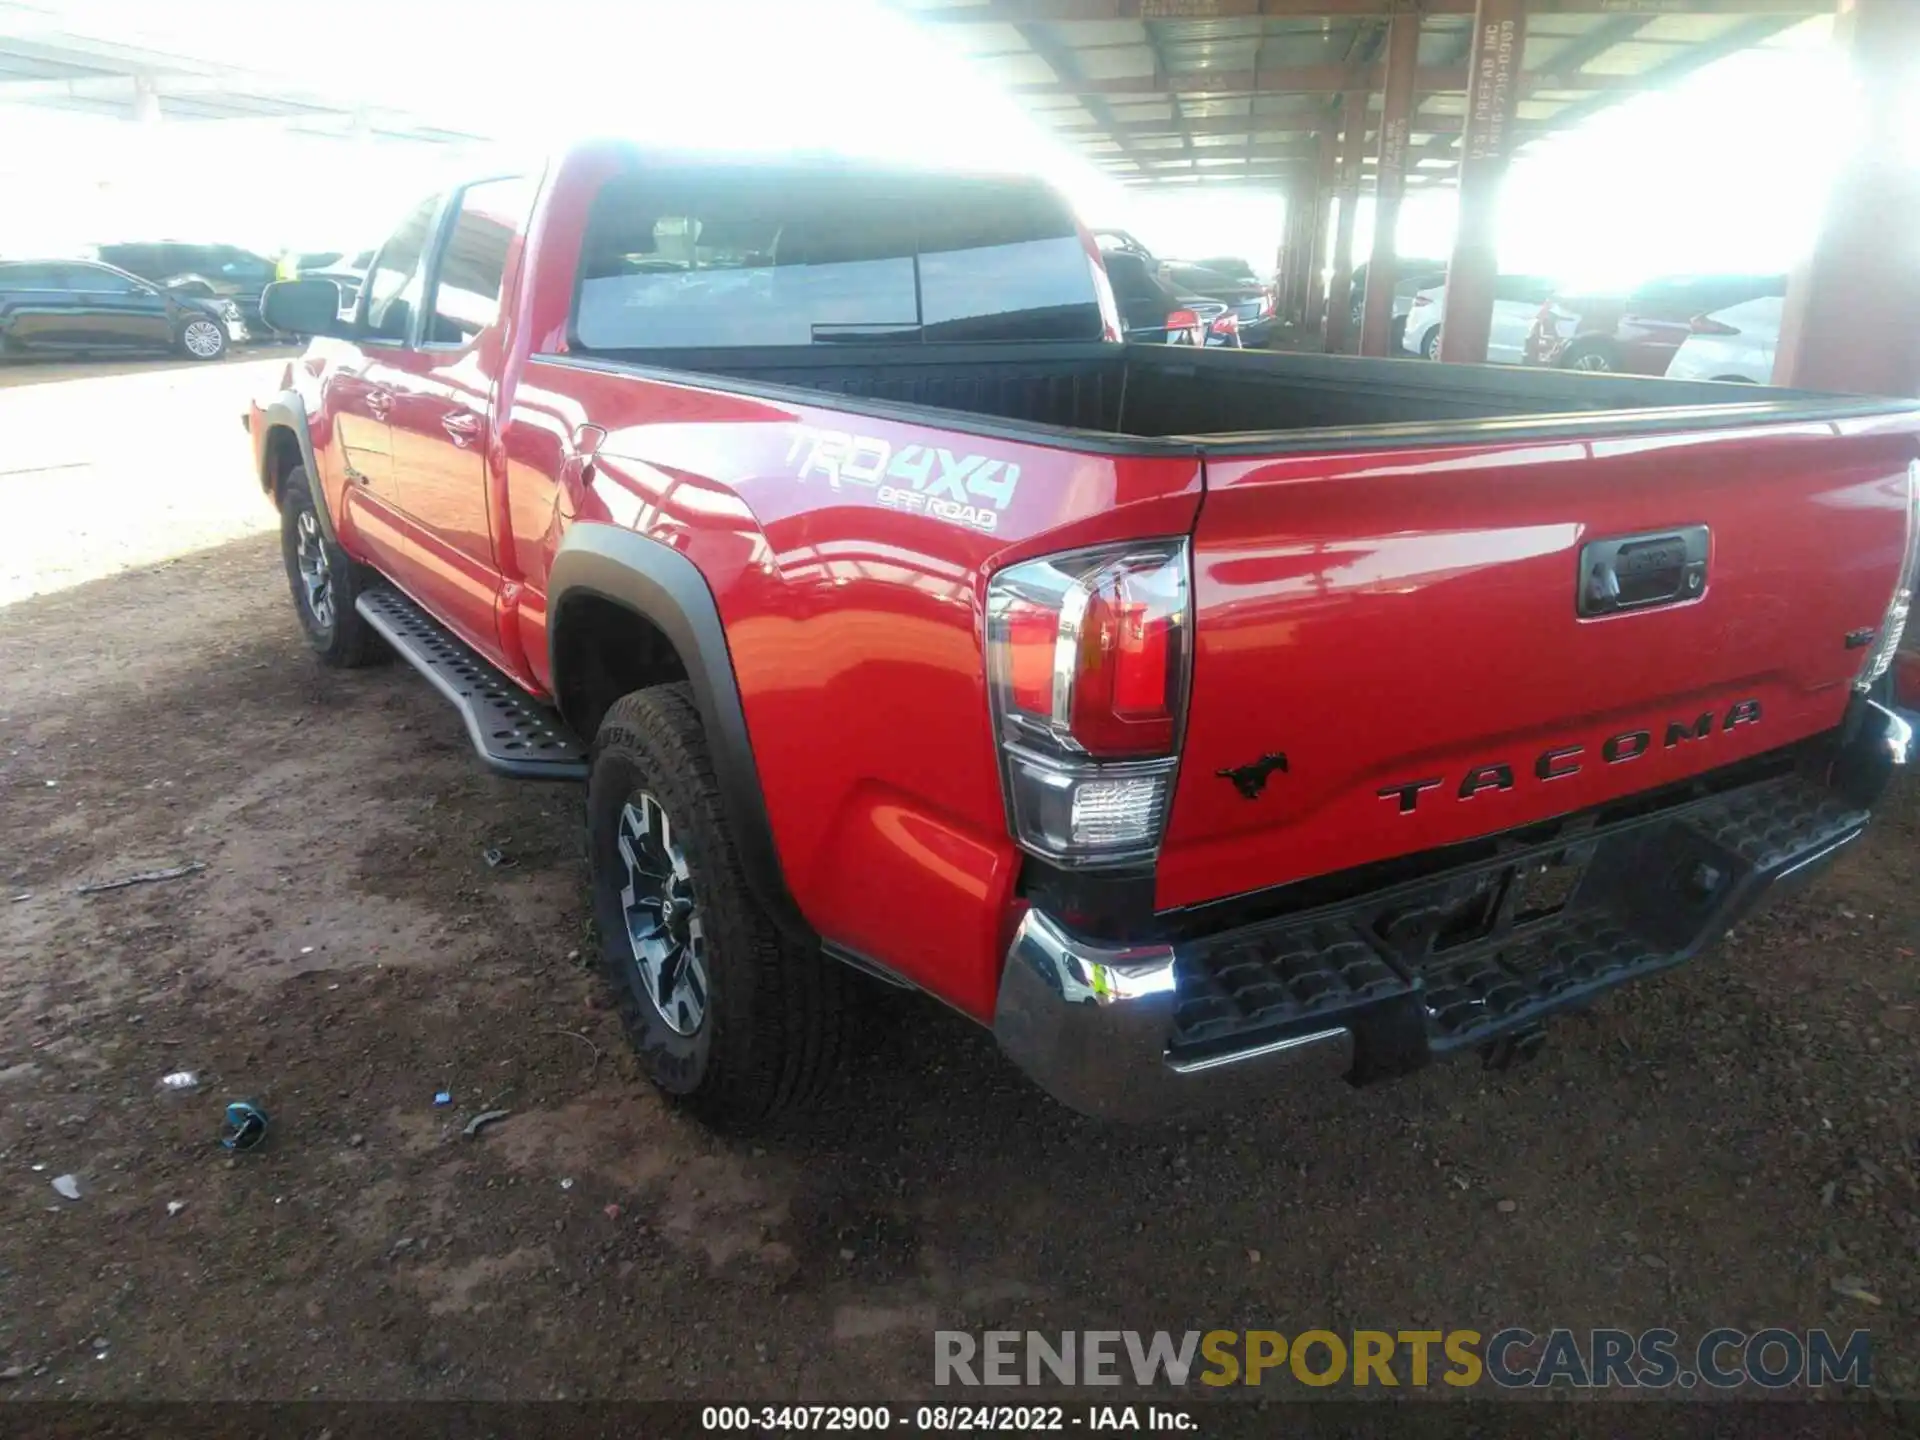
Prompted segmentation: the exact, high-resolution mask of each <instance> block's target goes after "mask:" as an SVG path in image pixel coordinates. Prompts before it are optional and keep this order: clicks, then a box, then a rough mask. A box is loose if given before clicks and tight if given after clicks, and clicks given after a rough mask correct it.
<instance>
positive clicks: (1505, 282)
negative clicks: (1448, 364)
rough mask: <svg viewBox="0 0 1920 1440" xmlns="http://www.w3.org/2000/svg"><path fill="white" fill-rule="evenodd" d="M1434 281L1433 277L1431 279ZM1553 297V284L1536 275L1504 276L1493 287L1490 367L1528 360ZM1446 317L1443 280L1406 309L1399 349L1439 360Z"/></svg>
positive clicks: (1417, 295) (1423, 290)
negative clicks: (1540, 317)
mask: <svg viewBox="0 0 1920 1440" xmlns="http://www.w3.org/2000/svg"><path fill="white" fill-rule="evenodd" d="M1428 278H1431V277H1428ZM1552 294H1553V282H1552V281H1551V280H1543V279H1541V278H1540V277H1539V276H1537V275H1502V276H1500V277H1498V278H1497V279H1496V280H1495V281H1494V284H1493V295H1494V300H1493V328H1492V330H1491V331H1490V332H1489V334H1488V338H1487V363H1488V364H1489V365H1518V364H1521V363H1522V362H1523V361H1524V360H1525V359H1526V346H1527V336H1528V334H1529V333H1530V332H1531V331H1532V329H1533V325H1534V320H1535V317H1536V316H1537V314H1538V313H1539V310H1540V306H1541V305H1542V304H1543V303H1544V302H1545V301H1546V300H1547V298H1548V297H1549V296H1551V295H1552ZM1446 318H1447V285H1446V281H1445V279H1444V278H1442V280H1441V282H1440V283H1439V284H1438V285H1434V286H1432V287H1431V288H1420V289H1417V290H1416V291H1415V292H1414V296H1413V300H1412V303H1411V304H1409V305H1408V307H1407V319H1406V324H1405V325H1404V327H1403V328H1402V332H1401V341H1400V348H1401V349H1402V350H1404V351H1407V352H1409V353H1411V354H1414V355H1420V356H1423V357H1425V358H1426V359H1428V360H1437V359H1439V357H1440V327H1441V325H1442V324H1443V323H1444V322H1445V321H1446Z"/></svg>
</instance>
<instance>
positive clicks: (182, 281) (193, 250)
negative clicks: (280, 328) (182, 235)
mask: <svg viewBox="0 0 1920 1440" xmlns="http://www.w3.org/2000/svg"><path fill="white" fill-rule="evenodd" d="M93 253H94V257H95V258H96V259H98V260H100V261H101V262H102V263H104V264H107V265H113V266H117V267H118V268H119V269H122V270H125V271H126V272H127V273H128V274H130V275H138V276H139V277H140V278H141V279H143V280H151V281H153V282H154V284H156V285H164V286H166V287H167V289H169V290H172V291H173V292H174V293H176V294H180V295H198V296H200V297H201V298H202V299H207V300H231V301H233V303H234V304H235V306H237V307H238V308H239V311H240V318H241V319H242V320H244V321H245V322H246V323H247V325H248V326H249V327H250V328H251V330H252V333H253V334H254V335H255V336H258V337H260V338H262V339H264V338H267V327H266V325H265V323H264V322H262V320H261V319H260V292H261V291H263V290H265V289H266V288H267V286H269V285H270V284H272V283H273V281H274V279H275V275H276V271H277V268H278V267H277V266H276V265H275V264H274V262H273V261H271V260H269V259H267V258H266V257H265V256H264V255H256V254H254V253H253V251H251V250H242V249H241V248H240V247H239V246H238V245H198V244H190V243H188V242H185V241H180V240H156V241H140V242H136V243H131V244H119V245H99V246H96V247H94V252H93Z"/></svg>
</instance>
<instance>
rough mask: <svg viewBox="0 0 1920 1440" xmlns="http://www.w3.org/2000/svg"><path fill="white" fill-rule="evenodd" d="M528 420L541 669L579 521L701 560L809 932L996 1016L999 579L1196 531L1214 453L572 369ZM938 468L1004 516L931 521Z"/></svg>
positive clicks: (552, 367) (1000, 879)
mask: <svg viewBox="0 0 1920 1440" xmlns="http://www.w3.org/2000/svg"><path fill="white" fill-rule="evenodd" d="M515 405H516V408H515V414H514V424H513V426H512V428H511V432H510V440H509V445H508V467H509V470H508V488H509V492H510V496H511V503H512V506H513V510H512V524H513V529H514V532H515V534H516V536H518V537H521V544H522V545H523V547H524V546H529V545H531V546H533V547H535V548H537V549H539V550H542V551H544V557H543V556H542V555H540V554H526V553H524V551H523V557H522V558H523V564H524V568H525V570H526V571H527V576H528V578H527V588H528V593H527V594H526V595H525V596H524V597H523V598H522V600H521V602H520V606H521V613H522V615H523V617H524V618H523V624H524V625H525V626H526V627H527V630H528V633H527V635H526V637H525V638H526V640H527V644H528V649H529V652H531V651H532V650H534V649H535V648H536V640H537V638H538V637H537V636H536V635H535V633H533V632H534V627H536V626H542V627H543V626H544V624H545V615H546V602H545V597H544V595H542V594H540V593H538V592H539V588H540V586H539V581H538V579H537V577H541V576H544V575H545V574H546V573H547V570H548V568H549V567H550V565H551V560H552V555H553V553H554V551H555V550H556V549H557V547H558V544H559V542H560V538H561V536H562V534H563V533H564V530H565V529H566V527H567V526H569V525H572V524H582V523H585V524H606V525H617V526H622V527H626V528H629V529H632V530H635V531H637V532H639V533H641V534H644V535H647V536H649V537H650V538H652V539H655V540H658V541H660V542H662V543H664V544H667V545H671V546H673V547H674V548H675V549H677V550H679V551H681V552H682V553H683V554H685V555H686V556H688V557H689V558H690V559H692V560H693V561H694V562H695V563H696V564H697V565H698V566H699V567H700V570H701V572H702V574H703V575H704V576H705V577H706V581H707V584H708V586H709V588H710V589H711V590H712V592H713V595H714V598H715V601H716V603H717V605H718V608H719V611H720V615H721V619H722V621H723V622H724V625H725V629H726V635H727V644H728V647H729V649H730V651H731V656H732V662H733V667H734V673H735V678H736V680H737V682H738V685H739V689H740V695H741V701H742V705H743V708H744V710H745V712H746V720H747V728H748V732H749V734H750V736H751V740H752V745H753V753H754V759H755V763H756V765H757V766H758V769H759V778H760V783H761V788H762V790H763V792H764V794H765V797H766V804H767V811H768V814H769V816H770V818H771V821H772V825H773V830H774V838H775V841H776V844H777V846H778V850H779V854H780V860H781V865H782V869H783V871H784V874H785V879H786V883H787V886H788V889H789V890H790V891H791V892H792V894H793V897H794V899H795V901H796V903H797V904H798V905H799V907H800V910H801V912H802V914H803V915H804V916H805V917H806V919H807V920H808V922H809V923H810V924H811V925H812V927H813V928H814V929H815V930H816V931H817V932H819V933H820V934H821V935H822V936H823V937H825V938H826V939H829V940H831V941H834V942H836V943H837V944H840V945H842V946H845V947H847V948H849V949H852V950H854V951H856V952H858V953H861V954H863V955H866V956H868V957H870V958H872V959H875V960H878V961H880V962H882V963H883V964H885V965H887V966H888V967H890V968H892V969H894V970H896V971H898V972H900V973H901V974H903V975H905V976H907V977H908V978H910V979H912V980H914V981H915V982H917V983H919V984H921V985H922V986H924V987H925V988H926V989H928V990H930V991H931V992H933V993H934V994H936V995H939V996H941V997H942V998H944V999H946V1000H948V1001H949V1002H950V1003H952V1004H954V1005H956V1006H958V1007H959V1008H960V1009H962V1010H964V1011H966V1012H968V1013H970V1014H973V1015H975V1016H979V1017H982V1018H984V1017H986V1016H987V1015H989V1014H990V1012H991V1008H992V1002H993V996H994V993H995V990H996V988H997V985H998V981H999V971H1000V962H1001V959H1002V957H1003V956H1004V952H1005V945H1006V941H1007V934H1006V928H1007V925H1008V921H1009V914H1010V906H1009V902H1010V900H1011V897H1012V891H1013V885H1014V881H1015V878H1016V875H1017V872H1018V868H1019V867H1018V860H1017V854H1016V851H1015V848H1014V846H1013V844H1012V842H1011V840H1010V839H1009V838H1008V835H1007V831H1006V820H1005V814H1004V810H1003V807H1002V803H1001V797H1000V779H999V773H998V770H997V768H996V761H995V750H994V745H993V740H992V734H991V725H990V723H989V719H988V710H987V696H986V688H985V666H984V660H983V655H982V638H981V637H982V607H983V601H984V589H985V583H986V580H987V578H988V577H989V576H990V575H991V574H992V572H993V571H994V570H995V569H997V568H999V567H1000V566H1003V565H1005V564H1008V563H1010V562H1012V561H1013V560H1016V559H1019V558H1022V557H1024V556H1027V555H1032V554H1037V553H1043V552H1046V551H1052V550H1059V549H1066V548H1071V547H1074V546H1078V545H1088V544H1096V543H1099V542H1101V541H1106V540H1114V539H1125V538H1138V537H1141V536H1145V535H1178V534H1184V533H1186V532H1187V531H1188V530H1189V529H1190V528H1191V526H1192V523H1193V519H1194V516H1195V514H1196V512H1197V509H1198V503H1199V495H1200V474H1199V463H1198V459H1197V456H1196V455H1195V454H1193V453H1191V452H1188V453H1184V454H1173V455H1166V456H1159V457H1151V458H1141V457H1127V456H1120V455H1111V456H1107V455H1093V454H1083V453H1077V452H1075V451H1073V450H1069V449H1065V448H1053V447H1049V446H1044V445H1037V444H1033V443H1031V442H1023V441H1016V440H1013V439H1009V438H1004V437H1000V436H995V435H991V434H974V433H962V432H957V431H943V430H932V429H928V428H925V427H922V426H917V425H911V424H906V423H902V422H900V421H897V420H893V419H881V418H875V417H871V416H865V415H854V414H847V413H844V412H838V411H835V410H832V409H830V408H828V407H827V406H825V405H810V404H806V403H789V402H786V401H774V400H768V399H763V398H758V397H755V396H749V395H743V394H738V393H731V392H727V391H722V390H719V389H708V388H703V387H701V386H699V385H696V384H680V383H673V382H669V381H663V380H659V379H653V378H643V377H641V376H637V375H633V374H620V373H613V372H609V371H605V370H593V369H585V368H580V367H577V366H575V365H572V364H569V363H567V362H566V361H563V360H553V359H549V360H541V359H538V358H536V359H535V360H534V361H533V362H532V363H531V364H529V365H528V367H527V370H526V373H525V375H524V377H523V379H522V383H521V384H520V387H519V390H518V396H517V399H516V402H515ZM582 423H591V424H592V425H595V426H598V427H600V428H602V429H604V430H605V432H606V437H605V439H604V440H603V441H601V442H600V444H599V448H598V450H597V452H596V454H595V457H594V463H593V464H592V466H591V467H590V468H588V469H584V470H583V469H582V467H579V466H577V465H574V466H569V464H568V459H567V452H568V446H567V441H566V437H567V436H568V435H570V434H571V433H573V431H574V430H575V428H576V427H577V426H579V425H580V424H582ZM941 451H945V452H947V454H948V455H950V456H952V457H954V459H956V460H958V461H960V462H961V463H964V462H965V458H966V457H968V456H974V455H978V456H983V457H986V462H985V463H997V464H998V465H999V466H1000V467H1001V468H1000V470H999V471H998V472H997V474H998V475H999V476H1000V477H1001V478H1003V479H1010V480H1011V483H1010V493H1009V495H1008V499H1007V503H1006V504H1005V505H1004V507H1000V508H995V507H994V506H992V505H991V504H990V503H987V502H985V501H982V500H980V499H979V497H977V496H976V497H974V504H973V506H972V507H971V508H972V509H974V510H975V511H977V512H978V513H976V514H974V515H973V516H972V517H971V523H969V522H968V521H967V520H962V519H956V518H952V517H951V516H946V517H943V516H939V515H934V514H929V513H925V511H924V509H920V510H916V509H913V508H907V507H910V506H912V505H914V504H915V503H916V497H917V496H918V495H919V493H920V492H918V491H916V489H915V487H914V486H913V485H912V484H911V483H910V482H909V481H908V480H907V479H904V478H902V477H901V476H900V475H895V476H894V477H893V478H892V479H890V480H882V479H880V478H879V477H881V476H884V475H885V472H886V471H887V470H888V468H889V467H890V466H892V465H894V464H896V463H897V464H902V465H904V466H906V467H907V469H909V470H911V469H912V468H914V466H915V464H916V463H917V462H918V461H925V462H926V463H928V464H930V465H931V466H932V467H933V468H932V471H931V474H932V475H933V476H935V477H937V476H938V475H939V474H941V473H942V472H943V469H944V466H943V464H942V462H941V461H940V459H939V452H941ZM1016 467H1017V471H1018V474H1017V477H1015V476H1014V473H1013V472H1014V471H1015V469H1016ZM931 488H935V487H930V489H931ZM983 517H984V518H983ZM989 525H990V528H986V527H988V526H989Z"/></svg>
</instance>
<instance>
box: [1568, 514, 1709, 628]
mask: <svg viewBox="0 0 1920 1440" xmlns="http://www.w3.org/2000/svg"><path fill="white" fill-rule="evenodd" d="M1706 590H1707V527H1706V526H1704V525H1682V526H1680V527H1679V528H1678V529H1675V530H1650V531H1648V532H1646V533H1645V534H1642V535H1616V536H1614V537H1613V538H1611V539H1607V540H1592V541H1589V542H1588V543H1587V544H1585V545H1582V546H1581V547H1580V589H1579V591H1578V594H1577V599H1576V604H1577V608H1578V610H1579V613H1580V614H1582V615H1613V614H1617V613H1618V612H1620V611H1622V610H1646V609H1651V608H1652V607H1653V606H1656V605H1678V604H1680V603H1682V602H1684V601H1687V600H1698V599H1699V598H1700V597H1701V596H1702V595H1704V594H1705V593H1706Z"/></svg>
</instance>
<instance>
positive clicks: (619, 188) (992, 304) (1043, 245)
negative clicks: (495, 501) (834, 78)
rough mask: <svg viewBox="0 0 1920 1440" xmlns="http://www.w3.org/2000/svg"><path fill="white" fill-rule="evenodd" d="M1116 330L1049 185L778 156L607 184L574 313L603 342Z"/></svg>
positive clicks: (768, 341) (1037, 335)
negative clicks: (814, 165)
mask: <svg viewBox="0 0 1920 1440" xmlns="http://www.w3.org/2000/svg"><path fill="white" fill-rule="evenodd" d="M1100 334H1101V329H1100V314H1099V303H1098V300H1097V298H1096V294H1095V291H1094V288H1093V276H1092V272H1091V269H1090V267H1089V262H1088V259H1087V257H1086V254H1085V252H1084V251H1083V250H1081V249H1080V244H1079V240H1078V238H1077V232H1076V231H1075V229H1074V225H1073V221H1072V219H1071V217H1070V216H1069V215H1068V214H1067V212H1066V211H1065V209H1064V207H1062V206H1060V205H1058V203H1057V202H1055V201H1053V200H1052V197H1051V196H1048V195H1046V194H1045V192H1042V191H1038V190H1037V189H1034V188H1031V187H1024V186H1013V185H1009V184H1007V183H1005V182H998V183H996V182H991V181H972V180H966V179H960V178H945V177H934V178H928V177H902V178H888V177H882V176H873V175H848V174H845V173H837V174H836V173H832V172H801V171H794V172H782V171H773V170H755V171H752V172H738V171H735V172H729V171H724V170H714V169H709V170H702V171H687V172H676V171H671V170H657V171H648V172H645V173H640V174H633V175H628V176H623V177H621V178H619V179H616V180H613V181H610V182H608V184H607V185H606V186H605V187H604V188H603V189H602V191H601V192H600V194H599V196H597V197H596V199H595V202H594V207H593V212H592V215H591V217H590V220H589V223H588V227H587V236H586V241H585V244H584V246H583V250H582V255H581V266H580V284H579V295H578V299H577V302H576V309H575V319H574V339H575V342H576V343H577V344H578V345H579V346H580V347H582V348H584V349H588V350H630V349H666V348H675V349H678V348H698V347H705V346H747V345H753V346H759V345H771V346H785V345H817V344H831V343H836V342H839V343H845V342H848V341H857V340H905V341H913V342H918V341H921V340H933V341H957V340H1014V339H1064V338H1074V339H1094V340H1097V339H1099V338H1100Z"/></svg>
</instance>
